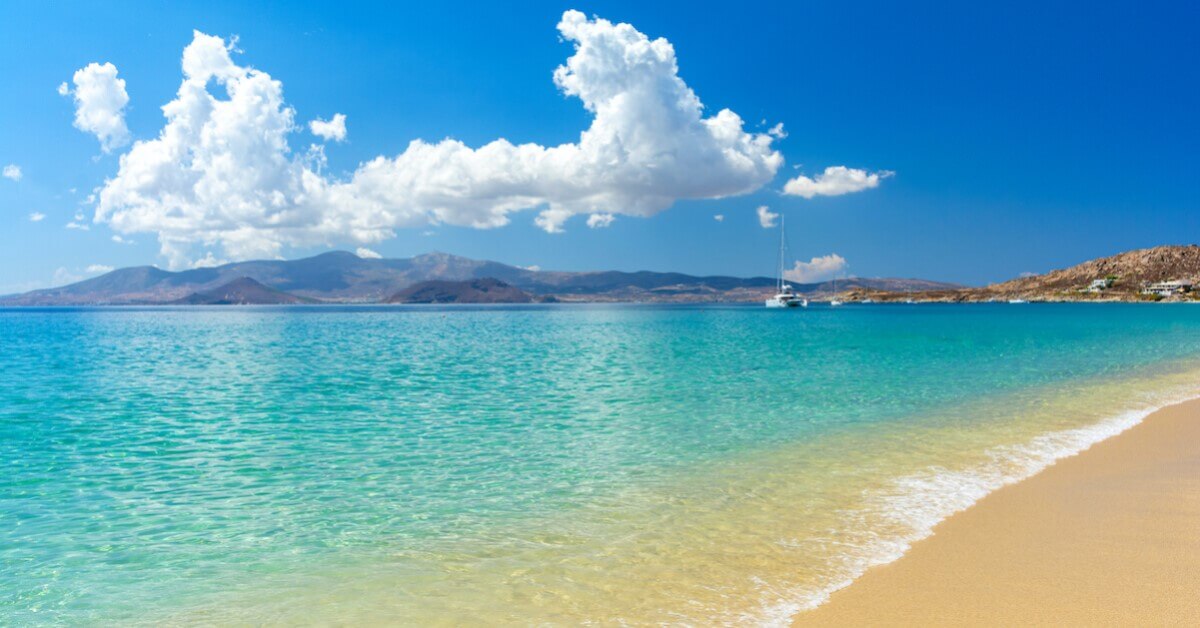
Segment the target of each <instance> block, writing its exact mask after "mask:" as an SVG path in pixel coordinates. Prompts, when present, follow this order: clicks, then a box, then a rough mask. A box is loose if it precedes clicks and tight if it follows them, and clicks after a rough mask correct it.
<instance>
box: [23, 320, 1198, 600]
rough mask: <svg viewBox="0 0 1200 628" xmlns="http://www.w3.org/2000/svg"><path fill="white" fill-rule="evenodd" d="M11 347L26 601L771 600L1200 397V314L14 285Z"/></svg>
mask: <svg viewBox="0 0 1200 628" xmlns="http://www.w3.org/2000/svg"><path fill="white" fill-rule="evenodd" d="M0 367H2V368H3V377H0V624H26V623H90V622H104V623H113V622H129V621H142V622H146V623H159V622H167V623H204V622H227V621H234V622H240V623H257V622H262V623H272V622H318V623H320V622H324V621H346V622H362V623H372V622H379V623H392V622H395V621H404V620H408V621H421V622H423V623H425V622H428V623H471V622H487V623H529V622H533V621H541V622H549V623H575V622H578V621H580V620H584V619H591V620H597V621H602V622H607V621H616V620H624V621H629V622H632V623H642V622H661V621H667V622H671V621H703V620H705V619H708V620H713V619H718V618H726V619H728V618H734V619H754V620H761V621H772V620H778V619H780V618H781V617H785V616H787V615H789V614H791V613H793V612H796V611H798V610H802V609H803V608H806V607H809V606H811V605H812V604H815V603H818V602H819V601H820V600H821V599H823V596H824V595H826V594H827V593H828V591H829V590H832V589H833V588H836V587H837V586H841V585H844V584H845V582H846V581H848V580H849V579H850V578H853V577H854V576H855V575H857V574H858V573H860V572H861V570H862V569H864V568H865V567H866V566H869V565H870V564H876V563H878V562H881V561H885V560H890V559H892V558H894V557H895V555H898V553H899V552H900V551H903V548H904V547H905V546H906V545H907V543H908V542H911V540H913V539H915V538H919V537H920V536H922V535H923V534H924V533H927V527H928V525H931V522H934V521H936V520H937V519H938V518H940V517H943V516H945V515H946V514H949V512H953V510H956V509H958V508H961V507H963V506H965V505H967V504H969V503H970V501H972V500H973V499H975V498H977V497H978V496H979V495H980V494H982V493H985V492H986V491H987V490H991V488H994V486H995V485H996V484H997V483H1003V482H1005V481H1011V480H1012V479H1017V478H1019V477H1021V476H1023V475H1027V474H1028V473H1032V472H1033V471H1036V470H1037V469H1038V468H1040V467H1041V466H1044V465H1045V464H1049V463H1050V462H1052V461H1053V459H1055V458H1056V457H1059V456H1061V455H1065V454H1069V453H1072V451H1073V450H1077V449H1079V448H1081V447H1084V446H1086V445H1087V444H1090V442H1092V441H1094V440H1096V439H1097V438H1099V437H1102V436H1105V435H1107V434H1108V433H1110V432H1112V431H1115V430H1119V428H1120V427H1121V426H1127V424H1129V423H1130V422H1131V421H1135V420H1136V418H1138V417H1140V416H1141V415H1142V414H1144V412H1145V411H1146V410H1147V409H1148V408H1152V407H1156V406H1158V405H1161V404H1163V403H1166V402H1168V401H1172V400H1176V399H1182V398H1184V397H1188V396H1193V395H1195V394H1200V390H1198V389H1200V379H1198V378H1197V377H1196V373H1197V372H1198V371H1197V369H1200V307H1190V306H1187V305H1178V306H1154V305H1119V304H1106V305H1096V304H1087V305H1042V304H1036V305H1025V306H1014V305H1008V304H997V305H971V306H954V305H922V306H903V305H874V306H864V305H856V306H847V307H845V308H840V309H836V310H830V309H825V308H818V307H814V308H811V309H809V310H807V311H798V312H797V311H786V312H779V311H768V310H766V309H765V308H761V307H742V306H705V307H672V306H537V307H480V308H472V307H446V308H438V307H413V308H408V307H386V308H385V307H380V308H376V307H354V308H334V307H311V308H214V309H203V308H190V309H174V308H159V309H115V308H114V309H53V310H49V309H48V310H33V309H9V310H0ZM1130 417H1134V418H1132V419H1131V418H1130ZM1115 420H1116V421H1125V423H1120V424H1117V423H1112V422H1113V421H1115ZM1106 422H1107V423H1106ZM1097 426H1100V427H1097ZM1089 430H1090V431H1089ZM1097 430H1099V431H1097ZM1105 430H1107V431H1105ZM1048 435H1049V436H1048ZM1048 438H1053V439H1057V440H1047V439H1048ZM997 452H1006V453H1004V454H1003V455H998V454H997ZM1014 461H1017V462H1019V463H1020V464H1019V465H1017V462H1014ZM1013 465H1017V466H1013ZM1018 467H1019V468H1018ZM930 495H934V496H938V497H941V496H948V497H947V498H946V501H945V502H944V503H943V502H942V501H940V500H939V499H931V498H930ZM914 500H916V501H914ZM934 502H936V503H934ZM931 504H932V505H931Z"/></svg>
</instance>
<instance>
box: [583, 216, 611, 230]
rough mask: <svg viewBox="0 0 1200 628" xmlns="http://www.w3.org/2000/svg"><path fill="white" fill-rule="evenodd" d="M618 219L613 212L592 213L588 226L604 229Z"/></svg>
mask: <svg viewBox="0 0 1200 628" xmlns="http://www.w3.org/2000/svg"><path fill="white" fill-rule="evenodd" d="M614 220H616V216H613V215H612V214H592V215H590V216H588V219H587V226H588V228H589V229H603V228H605V227H607V226H609V225H611V224H613V221H614Z"/></svg>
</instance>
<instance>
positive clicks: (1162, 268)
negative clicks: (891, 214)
mask: <svg viewBox="0 0 1200 628" xmlns="http://www.w3.org/2000/svg"><path fill="white" fill-rule="evenodd" d="M1106 278H1108V279H1111V280H1112V285H1111V286H1110V287H1109V288H1107V289H1105V290H1102V291H1098V292H1091V291H1088V290H1087V287H1088V286H1089V284H1091V283H1092V281H1094V280H1096V279H1106ZM1177 279H1179V280H1184V281H1190V282H1192V283H1195V284H1197V285H1198V286H1200V246H1196V245H1188V246H1156V247H1154V248H1151V249H1139V250H1136V251H1127V252H1125V253H1118V254H1117V255H1112V256H1110V257H1102V258H1099V259H1094V260H1090V261H1087V262H1083V263H1082V264H1077V265H1075V266H1071V267H1070V268H1063V269H1059V270H1053V271H1050V272H1048V273H1045V274H1041V275H1033V276H1030V277H1020V278H1017V279H1011V280H1009V281H1005V282H1003V283H998V284H992V285H990V286H985V287H982V288H963V289H958V290H932V291H915V292H904V293H899V292H892V291H884V292H881V291H871V290H856V291H851V292H848V293H847V294H846V295H845V296H846V297H847V298H849V299H851V300H862V299H867V298H870V299H874V300H878V301H898V300H902V299H913V300H917V301H954V302H964V301H966V302H970V301H991V300H996V301H1005V300H1010V299H1023V300H1027V301H1103V300H1110V301H1143V300H1148V299H1150V297H1147V296H1145V295H1143V294H1142V293H1141V291H1142V288H1143V287H1144V286H1146V285H1147V284H1151V283H1155V282H1159V281H1173V280H1177ZM1195 296H1196V295H1195V293H1193V294H1192V295H1186V296H1183V297H1179V298H1182V299H1192V298H1194V297H1195Z"/></svg>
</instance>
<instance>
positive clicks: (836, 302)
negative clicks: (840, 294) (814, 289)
mask: <svg viewBox="0 0 1200 628" xmlns="http://www.w3.org/2000/svg"><path fill="white" fill-rule="evenodd" d="M843 303H845V301H842V300H841V299H839V298H837V277H834V278H833V296H832V297H829V307H838V306H839V305H842V304H843Z"/></svg>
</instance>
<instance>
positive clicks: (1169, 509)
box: [794, 401, 1200, 626]
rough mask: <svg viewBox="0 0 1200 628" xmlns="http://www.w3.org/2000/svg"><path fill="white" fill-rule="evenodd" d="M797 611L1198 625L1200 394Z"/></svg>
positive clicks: (921, 621)
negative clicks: (809, 608) (817, 604)
mask: <svg viewBox="0 0 1200 628" xmlns="http://www.w3.org/2000/svg"><path fill="white" fill-rule="evenodd" d="M794 622H795V625H798V626H863V625H867V626H883V625H888V626H895V625H921V626H928V625H964V624H967V625H1056V626H1062V625H1089V626H1092V625H1097V624H1100V625H1114V624H1120V625H1131V624H1134V625H1146V624H1151V625H1160V626H1161V625H1200V401H1190V402H1187V403H1183V404H1180V405H1176V406H1172V407H1169V408H1165V409H1163V410H1160V411H1158V412H1155V413H1154V414H1152V415H1150V416H1149V417H1147V418H1146V420H1145V421H1143V422H1142V423H1141V424H1139V425H1137V426H1135V427H1133V428H1131V429H1130V430H1128V431H1126V432H1124V433H1122V434H1120V435H1118V436H1116V437H1114V438H1111V439H1109V440H1107V441H1104V442H1101V443H1098V444H1096V445H1094V446H1093V447H1092V448H1090V449H1088V450H1087V451H1085V452H1083V453H1081V454H1079V455H1078V456H1073V457H1070V458H1067V459H1064V460H1061V461H1059V462H1058V463H1057V464H1055V465H1054V466H1052V467H1050V468H1048V469H1046V470H1045V471H1043V472H1042V473H1040V474H1038V475H1036V476H1034V477H1033V478H1030V479H1028V480H1026V481H1024V482H1020V483H1018V484H1014V485H1011V486H1008V487H1005V488H1002V489H1000V490H998V491H996V492H995V493H992V494H991V495H988V496H987V497H985V498H984V499H982V500H980V501H979V503H977V504H976V505H974V506H973V507H971V508H969V509H968V510H966V511H964V512H961V513H959V514H957V515H955V516H953V517H950V518H949V519H947V520H946V521H944V522H942V523H941V524H939V525H938V526H937V528H935V530H934V535H933V536H931V537H929V538H928V539H925V540H923V541H920V542H918V543H916V544H914V545H913V547H912V549H911V550H910V551H909V553H908V554H906V555H905V556H904V557H903V558H901V559H900V560H898V561H896V562H894V563H892V564H889V565H884V566H881V567H877V568H874V569H872V570H870V571H868V572H867V573H866V574H865V575H864V576H863V577H862V578H860V579H859V580H857V581H855V582H854V583H853V584H851V585H850V586H849V587H847V588H845V589H842V590H841V591H838V592H836V593H834V594H833V596H832V597H831V599H830V600H829V602H827V603H826V604H824V605H822V606H821V607H819V608H817V609H816V610H813V611H809V612H804V613H800V614H799V615H797V616H796V617H795V618H794Z"/></svg>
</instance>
